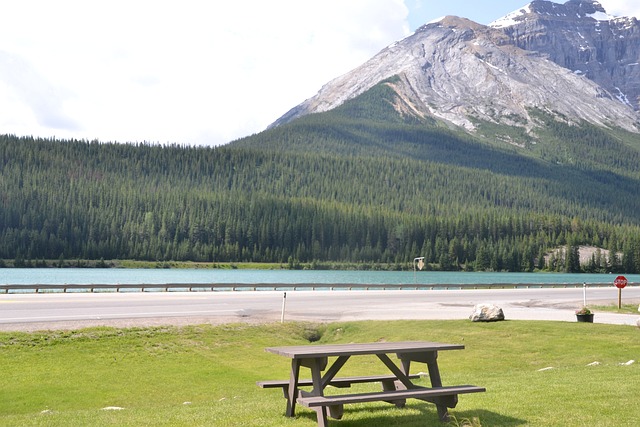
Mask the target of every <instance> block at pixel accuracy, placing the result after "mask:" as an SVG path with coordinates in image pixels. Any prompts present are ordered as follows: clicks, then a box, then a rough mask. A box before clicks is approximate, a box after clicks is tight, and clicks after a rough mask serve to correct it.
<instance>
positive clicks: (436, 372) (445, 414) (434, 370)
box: [427, 351, 458, 422]
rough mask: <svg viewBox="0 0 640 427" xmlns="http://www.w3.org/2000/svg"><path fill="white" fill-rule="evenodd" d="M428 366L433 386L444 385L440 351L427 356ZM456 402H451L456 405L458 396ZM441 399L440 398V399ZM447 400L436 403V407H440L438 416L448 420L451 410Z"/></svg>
mask: <svg viewBox="0 0 640 427" xmlns="http://www.w3.org/2000/svg"><path fill="white" fill-rule="evenodd" d="M427 368H428V369H429V378H430V379H431V387H434V388H436V387H442V378H440V369H438V353H437V352H435V351H434V352H432V353H429V355H428V356H427ZM453 399H454V400H455V402H453V401H452V402H450V404H451V405H450V406H451V407H455V406H456V403H457V399H458V396H453ZM438 400H440V399H438ZM444 403H445V402H443V401H440V402H438V403H436V408H438V417H440V421H443V422H448V421H449V411H448V410H447V405H445V404H444Z"/></svg>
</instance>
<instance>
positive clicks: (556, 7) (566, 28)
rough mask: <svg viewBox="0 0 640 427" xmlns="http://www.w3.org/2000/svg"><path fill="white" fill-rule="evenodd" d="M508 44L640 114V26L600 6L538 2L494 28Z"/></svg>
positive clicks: (577, 1) (579, 1)
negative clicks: (547, 61)
mask: <svg viewBox="0 0 640 427" xmlns="http://www.w3.org/2000/svg"><path fill="white" fill-rule="evenodd" d="M490 26H492V27H494V28H499V29H501V30H502V31H504V33H505V34H506V35H507V36H508V37H509V43H511V44H513V45H515V46H518V47H520V48H522V49H525V50H529V51H535V52H539V53H541V54H544V55H545V56H546V57H548V58H549V59H550V60H551V61H553V62H555V63H556V64H558V65H560V66H561V67H565V68H568V69H570V70H572V71H573V72H575V73H576V74H579V75H584V76H586V77H587V78H589V79H590V80H593V81H594V82H596V83H598V84H599V85H600V86H602V87H603V88H604V89H606V90H607V91H609V92H610V93H611V94H612V95H613V96H614V97H615V98H616V99H618V100H620V101H621V102H623V103H627V104H629V105H630V106H632V107H633V108H634V109H635V110H640V63H639V62H640V23H639V22H638V20H637V19H636V18H633V17H630V18H629V17H613V16H611V15H608V14H607V13H606V11H605V10H604V8H603V7H602V5H601V4H600V3H598V2H597V1H585V0H571V1H568V2H567V3H565V4H557V3H553V2H550V1H541V0H536V1H534V2H532V3H530V4H528V5H527V6H525V7H523V8H522V9H519V10H517V11H515V12H514V13H512V14H510V15H508V16H506V17H505V18H502V19H500V20H497V21H495V22H493V23H492V24H490Z"/></svg>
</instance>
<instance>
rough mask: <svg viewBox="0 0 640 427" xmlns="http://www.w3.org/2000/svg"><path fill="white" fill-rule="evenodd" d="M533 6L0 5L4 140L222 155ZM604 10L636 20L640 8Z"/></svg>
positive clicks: (292, 1)
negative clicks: (441, 31) (458, 20)
mask: <svg viewBox="0 0 640 427" xmlns="http://www.w3.org/2000/svg"><path fill="white" fill-rule="evenodd" d="M559 3H564V1H559ZM525 4H527V1H526V0H523V1H517V0H491V1H490V2H489V1H479V0H446V1H436V0H271V1H265V0H238V1H222V0H221V1H216V2H213V1H206V0H180V1H177V0H174V1H164V0H110V1H108V2H93V1H86V0H55V1H52V0H19V1H18V0H0V16H2V24H1V25H0V133H9V134H15V135H19V136H22V135H33V136H40V137H58V138H78V139H87V140H93V139H98V140H101V141H118V142H142V141H148V142H153V143H162V144H165V143H178V144H194V145H196V144H197V145H220V144H224V143H227V142H230V141H232V140H234V139H237V138H240V137H243V136H247V135H250V134H253V133H257V132H260V131H262V130H264V129H265V128H266V127H267V126H268V125H269V124H270V123H272V122H274V121H275V120H276V119H277V118H278V117H280V116H281V115H283V114H284V113H286V112H287V111H288V110H289V109H290V108H293V107H294V106H296V105H297V104H299V103H300V102H302V101H304V100H305V99H307V98H309V97H311V96H313V95H314V94H315V93H316V92H317V91H318V90H319V89H320V87H321V86H322V85H323V84H325V83H327V82H328V81H330V80H331V79H333V78H335V77H338V76H340V75H342V74H344V73H346V72H348V71H350V70H351V69H353V68H355V67H357V66H358V65H360V64H362V63H363V62H365V61H366V60H367V59H369V58H371V57H372V56H373V55H375V54H376V53H377V52H378V51H379V50H381V49H382V48H384V47H385V46H387V45H389V44H391V43H392V42H394V41H396V40H399V39H402V38H404V37H406V36H408V35H409V34H411V33H412V32H413V31H414V30H415V29H416V28H418V27H419V26H421V25H423V24H425V23H427V22H429V21H431V20H433V19H436V18H439V17H441V16H444V15H458V16H464V17H467V18H469V19H472V20H474V21H476V22H479V23H482V24H488V23H490V22H491V21H493V20H496V19H498V18H500V17H502V16H504V15H506V14H507V13H509V12H512V11H514V10H516V9H518V8H520V7H521V6H524V5H525ZM601 4H602V5H603V6H604V7H605V9H607V12H609V13H610V14H612V15H616V16H621V15H632V16H637V17H640V1H636V0H634V1H631V0H602V1H601Z"/></svg>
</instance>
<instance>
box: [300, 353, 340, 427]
mask: <svg viewBox="0 0 640 427" xmlns="http://www.w3.org/2000/svg"><path fill="white" fill-rule="evenodd" d="M302 364H303V366H306V367H308V368H309V369H310V370H311V380H312V382H313V390H312V391H311V393H309V394H310V395H313V396H323V395H324V387H323V386H322V371H323V370H324V369H325V368H326V367H327V358H326V357H321V358H313V359H303V361H302ZM315 411H316V418H317V420H318V427H327V407H326V406H319V407H318V408H315ZM330 411H331V412H332V413H335V414H336V415H338V416H342V414H341V411H340V410H339V409H338V408H336V409H332V410H330Z"/></svg>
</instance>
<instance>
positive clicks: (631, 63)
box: [272, 0, 640, 134]
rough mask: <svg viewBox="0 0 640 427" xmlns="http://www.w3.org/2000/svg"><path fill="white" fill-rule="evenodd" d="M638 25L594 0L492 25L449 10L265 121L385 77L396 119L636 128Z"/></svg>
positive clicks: (538, 9) (539, 5)
mask: <svg viewBox="0 0 640 427" xmlns="http://www.w3.org/2000/svg"><path fill="white" fill-rule="evenodd" d="M639 53H640V25H639V24H638V21H637V20H636V19H635V18H613V17H610V16H608V15H606V12H605V10H604V9H603V8H602V6H601V5H600V4H599V3H598V2H595V1H587V0H570V1H568V2H567V3H565V4H564V5H560V4H556V3H553V2H549V1H534V2H532V3H530V4H528V5H527V6H525V7H523V8H522V9H520V10H518V11H516V12H514V13H512V14H510V15H508V16H506V17H504V18H502V19H499V20H497V21H495V22H494V23H492V24H491V25H490V26H483V25H480V24H477V23H475V22H472V21H470V20H467V19H464V18H459V17H453V16H448V17H445V18H443V19H442V20H440V21H438V22H432V23H429V24H427V25H424V26H423V27H421V28H419V29H418V30H417V31H416V32H415V33H414V34H413V35H411V36H409V37H407V38H405V39H403V40H401V41H399V42H397V43H393V44H392V45H390V46H388V47H387V48H385V49H383V50H382V51H381V52H379V53H378V54H377V55H375V56H374V57H373V58H371V59H370V60H369V61H367V62H366V63H364V64H363V65H361V66H360V67H358V68H356V69H355V70H353V71H351V72H349V73H347V74H345V75H343V76H341V77H338V78H336V79H334V80H333V81H331V82H329V83H327V84H326V85H325V86H323V87H322V88H321V90H320V91H319V92H318V94H317V95H316V96H314V97H312V98H310V99H308V100H306V101H304V102H303V103H302V104H300V105H298V106H296V107H295V108H293V109H292V110H290V111H289V112H287V113H286V114H285V115H284V116H282V117H281V118H280V119H278V120H277V121H276V122H275V123H274V124H273V125H272V127H276V126H279V125H282V124H284V123H288V122H291V121H292V120H295V119H296V118H299V117H303V116H305V115H308V114H311V113H318V112H325V111H329V110H332V109H334V108H336V107H338V106H340V105H342V104H344V103H345V102H346V101H348V100H350V99H353V98H355V97H357V96H359V95H361V94H363V93H365V92H366V91H368V90H370V89H371V88H373V87H374V86H375V85H377V84H379V83H380V82H384V81H386V80H388V79H390V78H391V77H396V79H395V81H393V82H392V83H387V84H388V85H389V86H390V87H391V88H392V89H393V90H394V91H395V93H396V101H395V102H394V107H395V108H396V110H397V113H398V114H400V115H403V116H407V115H408V116H414V117H416V118H432V119H436V120H440V121H444V122H446V123H448V124H449V125H453V126H455V127H462V128H464V129H466V130H467V131H471V132H474V131H476V130H477V128H478V125H479V123H493V124H501V125H506V126H513V127H520V128H523V129H525V130H526V131H527V132H529V133H530V134H531V133H532V131H533V130H534V129H536V128H538V127H539V126H540V123H539V121H538V120H537V119H536V117H535V115H532V113H531V111H532V110H540V111H544V112H547V113H549V114H552V115H554V116H555V117H556V118H557V119H559V120H562V121H565V122H568V123H580V122H582V121H584V122H588V123H591V124H593V125H596V126H599V127H605V128H622V129H625V130H627V131H630V132H634V133H637V132H640V115H639V113H638V110H639V108H640V98H639V95H640V65H638V62H637V61H638V59H639V58H640V54H639Z"/></svg>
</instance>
